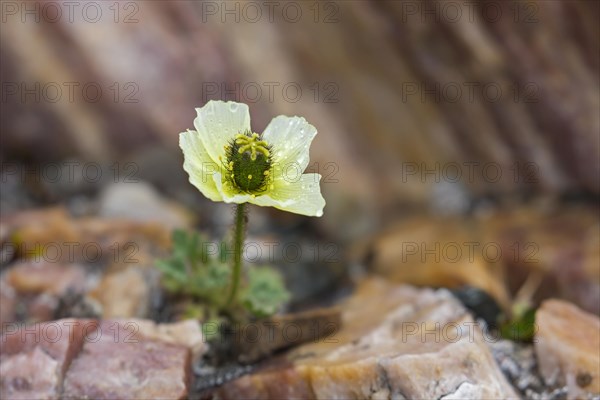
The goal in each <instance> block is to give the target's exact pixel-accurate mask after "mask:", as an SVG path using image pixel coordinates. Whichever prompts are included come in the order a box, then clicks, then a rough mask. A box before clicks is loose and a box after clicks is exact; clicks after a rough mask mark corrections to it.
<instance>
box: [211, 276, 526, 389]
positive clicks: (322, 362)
mask: <svg viewBox="0 0 600 400" xmlns="http://www.w3.org/2000/svg"><path fill="white" fill-rule="evenodd" d="M341 308H342V324H341V326H340V327H338V328H339V329H338V330H337V331H336V332H335V333H334V334H333V335H332V336H329V337H327V338H325V339H321V340H319V341H317V342H315V343H310V344H306V345H303V346H300V347H299V348H296V349H295V350H293V351H290V352H289V353H287V354H285V355H284V356H282V357H281V358H280V359H279V360H276V361H270V362H267V363H266V364H265V365H264V366H263V367H262V368H261V369H260V370H258V371H257V372H255V373H253V374H251V375H246V376H244V377H241V378H239V379H237V380H235V381H232V382H230V383H228V384H226V385H224V386H223V387H221V388H220V389H218V391H217V396H219V397H220V398H232V399H234V398H318V399H331V398H365V399H366V398H371V399H378V398H444V396H449V397H447V398H457V397H462V398H516V397H517V395H516V393H515V392H514V391H513V389H512V387H511V386H510V385H509V384H508V383H507V381H506V380H505V378H504V376H503V375H502V373H501V372H500V370H499V369H498V367H497V366H496V364H495V362H494V360H493V358H492V355H491V353H490V351H489V349H488V348H487V346H486V344H485V342H484V339H483V336H482V334H481V332H480V330H479V328H478V327H477V326H476V324H475V323H474V321H473V319H472V318H471V316H470V315H469V314H468V313H467V312H466V311H465V309H464V308H463V307H462V305H461V304H460V303H458V301H457V300H455V299H454V298H453V297H452V296H451V295H450V294H449V293H448V292H447V291H444V290H441V291H433V290H429V289H423V290H419V289H415V288H412V287H409V286H395V285H391V284H388V283H386V282H384V281H382V280H368V281H366V282H364V283H363V284H361V285H360V286H359V288H358V290H357V292H356V294H355V295H353V296H352V297H351V298H349V299H348V300H346V301H345V302H344V303H342V304H341ZM402 396H404V397H402ZM453 396H454V397H453Z"/></svg>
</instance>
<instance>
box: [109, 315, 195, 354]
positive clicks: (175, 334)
mask: <svg viewBox="0 0 600 400" xmlns="http://www.w3.org/2000/svg"><path fill="white" fill-rule="evenodd" d="M118 321H119V322H120V323H121V324H122V326H124V327H125V324H127V323H128V322H129V323H130V324H129V325H127V326H126V327H125V329H128V330H130V331H132V332H134V333H135V335H141V336H143V337H145V338H147V339H150V340H158V341H161V342H164V343H169V344H174V345H180V346H184V347H187V348H188V349H190V351H191V352H192V358H196V357H198V356H200V355H202V354H204V353H205V352H206V350H207V346H206V343H205V340H204V337H203V335H202V330H201V327H200V323H199V322H198V321H196V320H192V319H187V320H184V321H179V322H174V323H170V324H157V323H155V322H154V321H150V320H145V319H129V320H118Z"/></svg>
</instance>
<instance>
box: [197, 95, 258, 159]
mask: <svg viewBox="0 0 600 400" xmlns="http://www.w3.org/2000/svg"><path fill="white" fill-rule="evenodd" d="M196 112H197V113H198V116H197V117H196V119H194V127H195V128H196V130H197V131H198V133H199V134H200V140H202V143H204V147H205V148H206V150H207V151H208V154H209V155H210V157H211V158H212V159H213V161H214V162H216V163H220V162H221V161H220V160H219V156H225V150H224V149H223V147H224V146H225V145H226V144H227V143H228V142H229V140H231V139H232V138H233V137H234V136H235V135H237V134H238V133H243V132H245V131H247V130H250V112H249V111H248V106H247V105H246V104H243V103H235V102H233V101H229V102H227V103H226V102H224V101H215V100H211V101H209V102H208V103H206V105H205V106H204V107H202V108H196Z"/></svg>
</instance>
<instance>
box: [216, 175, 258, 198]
mask: <svg viewBox="0 0 600 400" xmlns="http://www.w3.org/2000/svg"><path fill="white" fill-rule="evenodd" d="M224 172H226V171H224ZM213 181H214V183H215V187H216V189H217V191H218V192H219V194H220V195H221V196H222V197H223V201H224V202H225V203H235V204H241V203H248V202H249V201H250V198H251V197H252V196H251V195H249V194H245V193H242V192H240V191H239V190H238V189H236V188H234V187H232V186H231V183H229V182H227V181H225V180H224V179H223V175H222V174H221V173H220V172H217V173H215V174H214V175H213ZM224 181H225V182H224Z"/></svg>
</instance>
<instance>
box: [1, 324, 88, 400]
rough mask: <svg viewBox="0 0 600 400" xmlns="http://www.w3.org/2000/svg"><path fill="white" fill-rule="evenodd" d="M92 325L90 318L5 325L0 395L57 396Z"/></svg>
mask: <svg viewBox="0 0 600 400" xmlns="http://www.w3.org/2000/svg"><path fill="white" fill-rule="evenodd" d="M96 326H97V323H96V322H95V321H92V320H74V319H64V320H60V321H54V322H48V323H42V324H34V325H30V326H27V327H21V328H18V327H17V325H11V326H8V327H6V329H5V332H4V334H3V335H2V337H1V339H0V377H1V379H0V398H2V399H55V398H59V397H60V394H61V392H62V386H63V379H64V375H65V372H66V371H67V369H68V368H69V365H70V364H71V362H72V360H73V358H74V357H75V356H76V355H77V353H78V352H79V351H80V349H81V347H82V345H83V342H84V339H85V336H86V334H87V333H88V332H89V331H92V332H93V331H94V330H95V329H96Z"/></svg>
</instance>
